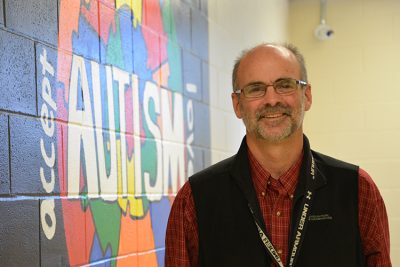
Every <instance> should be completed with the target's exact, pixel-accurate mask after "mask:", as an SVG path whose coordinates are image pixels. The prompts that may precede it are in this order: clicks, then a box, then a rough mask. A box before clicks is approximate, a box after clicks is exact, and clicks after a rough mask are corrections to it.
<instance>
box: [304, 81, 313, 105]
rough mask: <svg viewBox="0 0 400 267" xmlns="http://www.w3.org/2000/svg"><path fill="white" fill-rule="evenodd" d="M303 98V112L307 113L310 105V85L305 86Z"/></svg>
mask: <svg viewBox="0 0 400 267" xmlns="http://www.w3.org/2000/svg"><path fill="white" fill-rule="evenodd" d="M304 96H305V103H304V110H305V111H308V110H310V108H311V104H312V93H311V84H307V87H306V89H305V92H304Z"/></svg>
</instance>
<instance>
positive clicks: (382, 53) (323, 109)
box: [289, 0, 400, 266]
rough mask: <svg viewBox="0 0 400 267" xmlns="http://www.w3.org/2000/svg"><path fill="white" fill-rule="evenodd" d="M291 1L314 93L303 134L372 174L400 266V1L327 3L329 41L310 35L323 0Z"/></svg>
mask: <svg viewBox="0 0 400 267" xmlns="http://www.w3.org/2000/svg"><path fill="white" fill-rule="evenodd" d="M289 6H290V8H289V40H291V41H292V42H294V43H296V44H297V45H298V46H299V47H300V48H301V49H302V51H303V52H304V54H305V57H306V63H307V65H308V69H309V74H310V75H309V79H310V82H311V84H312V91H313V106H312V107H311V110H310V111H309V112H308V114H306V118H305V124H306V125H305V126H306V127H305V131H306V133H307V134H308V135H309V137H310V140H311V144H312V145H313V147H314V149H316V150H320V151H321V152H325V153H328V154H331V155H333V156H335V157H338V158H340V159H343V160H346V161H350V162H353V163H355V164H358V165H360V166H361V167H362V168H364V169H365V170H366V171H367V172H368V173H369V174H370V175H371V176H372V178H373V179H374V181H375V182H376V184H377V185H378V187H379V189H380V191H381V193H382V196H383V198H384V200H385V204H386V208H387V211H388V215H389V227H390V235H391V242H390V243H391V258H392V263H393V266H400V256H399V255H400V209H399V200H400V197H399V195H400V179H398V174H397V168H398V166H399V164H400V156H399V150H400V139H399V136H400V119H399V116H400V90H399V89H400V86H399V85H398V83H397V80H398V77H399V74H400V68H399V64H398V63H399V59H400V52H399V47H400V34H399V32H400V30H399V29H400V2H399V1H397V0H384V1H373V0H346V1H345V0H335V1H327V12H326V22H327V24H328V25H330V26H331V27H332V28H333V30H334V31H335V34H334V38H333V39H332V40H328V41H324V42H321V41H318V40H317V39H315V38H314V35H313V32H314V29H315V28H316V26H317V25H318V24H319V19H320V6H319V1H314V0H296V1H292V2H291V3H290V5H289ZM305 14H307V15H305ZM299 21H301V23H299Z"/></svg>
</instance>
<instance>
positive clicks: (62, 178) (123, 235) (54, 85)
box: [0, 0, 211, 266]
mask: <svg viewBox="0 0 400 267" xmlns="http://www.w3.org/2000/svg"><path fill="white" fill-rule="evenodd" d="M0 23H1V25H0V53H1V54H0V61H1V68H0V179H1V180H0V181H1V184H0V214H1V216H0V266H68V265H70V266H78V265H79V266H80V265H86V264H91V266H100V265H101V266H103V265H104V266H163V258H164V233H165V228H166V223H167V218H168V214H169V209H170V206H171V203H172V201H173V197H174V196H175V194H176V192H177V191H178V189H179V188H180V186H181V185H182V184H183V183H184V182H185V180H186V177H187V176H188V175H189V174H191V173H193V172H195V171H198V170H200V169H202V168H204V167H205V166H206V165H209V164H210V160H211V159H210V158H211V156H210V151H211V147H210V127H209V124H210V112H209V102H210V100H209V78H208V76H209V73H208V68H209V67H208V65H209V45H208V43H209V40H208V5H207V1H200V0H199V1H180V0H165V1H130V0H127V1H122V0H121V1H119V0H117V1H114V0H98V1H97V0H89V1H80V0H72V1H71V0H60V1H54V0H40V1H25V0H5V1H0Z"/></svg>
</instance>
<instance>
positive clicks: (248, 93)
mask: <svg viewBox="0 0 400 267" xmlns="http://www.w3.org/2000/svg"><path fill="white" fill-rule="evenodd" d="M265 90H266V85H265V84H251V85H248V86H246V87H245V88H243V93H244V96H245V97H249V98H253V97H261V96H263V95H264V94H265Z"/></svg>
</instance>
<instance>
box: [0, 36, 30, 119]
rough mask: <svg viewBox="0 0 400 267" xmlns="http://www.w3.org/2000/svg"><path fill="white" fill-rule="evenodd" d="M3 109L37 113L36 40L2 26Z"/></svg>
mask: <svg viewBox="0 0 400 267" xmlns="http://www.w3.org/2000/svg"><path fill="white" fill-rule="evenodd" d="M0 51H1V53H0V62H1V68H0V95H1V97H0V109H3V110H9V111H13V112H23V113H28V114H32V115H36V86H35V58H34V45H33V42H32V41H30V40H28V39H25V38H22V37H20V36H17V35H15V34H12V33H9V32H6V31H4V30H1V29H0Z"/></svg>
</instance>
